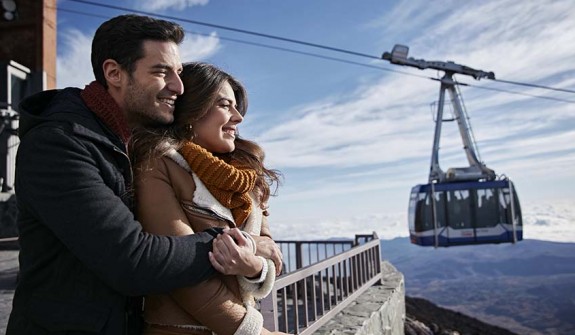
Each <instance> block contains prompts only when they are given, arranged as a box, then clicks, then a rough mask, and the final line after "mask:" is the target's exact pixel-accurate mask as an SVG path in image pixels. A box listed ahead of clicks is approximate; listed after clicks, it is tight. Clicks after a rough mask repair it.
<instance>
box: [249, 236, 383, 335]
mask: <svg viewBox="0 0 575 335" xmlns="http://www.w3.org/2000/svg"><path fill="white" fill-rule="evenodd" d="M310 242H312V243H310ZM362 242H363V243H362ZM276 243H278V244H280V246H283V245H285V244H286V243H288V244H289V243H306V244H309V246H310V247H311V246H312V245H313V244H314V243H316V244H318V245H325V244H340V245H342V246H343V245H346V246H347V245H350V244H351V245H353V246H352V247H351V248H350V249H349V250H345V251H343V252H341V253H337V254H333V255H329V256H327V255H326V256H327V257H326V258H325V259H323V260H318V261H317V262H316V263H313V264H308V265H306V266H303V267H301V268H298V269H297V270H295V271H293V272H287V273H286V274H284V275H282V276H280V277H278V278H277V279H276V282H275V285H274V288H273V290H272V292H271V293H270V295H268V296H267V297H266V298H265V299H263V300H262V301H261V302H260V310H261V312H262V314H263V316H264V326H265V327H266V328H267V329H269V330H281V331H284V332H289V333H295V334H302V335H308V334H312V333H313V332H314V331H316V330H317V329H319V328H320V327H321V326H322V325H324V324H325V323H327V322H328V321H329V320H330V319H331V318H333V317H334V316H335V315H336V314H337V313H339V312H340V311H341V310H343V309H344V308H345V307H346V306H347V305H348V304H349V303H351V302H352V301H354V300H355V299H356V298H357V297H358V296H359V295H360V294H362V293H363V292H364V291H365V290H367V289H368V288H369V287H371V286H372V285H374V284H375V283H377V282H378V281H380V280H381V278H382V277H381V260H380V258H381V255H380V242H379V238H378V237H377V234H376V233H375V232H374V233H373V234H372V235H356V237H355V241H325V240H324V241H276ZM300 245H301V244H300ZM300 250H303V248H301V249H300ZM307 251H308V253H310V248H308V250H307ZM284 255H285V254H284ZM299 256H302V253H299ZM288 261H289V260H288ZM297 263H298V264H303V262H302V261H301V260H300V261H297Z"/></svg>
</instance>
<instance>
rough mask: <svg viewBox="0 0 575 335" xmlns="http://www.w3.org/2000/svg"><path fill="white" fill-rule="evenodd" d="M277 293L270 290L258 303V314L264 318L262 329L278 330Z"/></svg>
mask: <svg viewBox="0 0 575 335" xmlns="http://www.w3.org/2000/svg"><path fill="white" fill-rule="evenodd" d="M277 306H278V293H277V291H276V290H272V291H271V292H270V294H269V295H268V296H267V297H265V298H263V299H262V300H261V301H260V312H261V313H262V316H263V318H264V328H266V329H267V330H270V331H277V330H278V307H277Z"/></svg>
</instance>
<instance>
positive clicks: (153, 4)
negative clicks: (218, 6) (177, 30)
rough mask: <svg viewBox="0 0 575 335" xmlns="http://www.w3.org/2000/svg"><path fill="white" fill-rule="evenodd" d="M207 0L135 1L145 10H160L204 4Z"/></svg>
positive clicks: (181, 8)
mask: <svg viewBox="0 0 575 335" xmlns="http://www.w3.org/2000/svg"><path fill="white" fill-rule="evenodd" d="M208 2H209V0H144V1H137V2H136V5H137V6H138V8H140V9H143V10H145V11H151V12H152V11H161V10H166V9H175V10H184V9H186V8H187V7H193V6H205V5H207V4H208Z"/></svg>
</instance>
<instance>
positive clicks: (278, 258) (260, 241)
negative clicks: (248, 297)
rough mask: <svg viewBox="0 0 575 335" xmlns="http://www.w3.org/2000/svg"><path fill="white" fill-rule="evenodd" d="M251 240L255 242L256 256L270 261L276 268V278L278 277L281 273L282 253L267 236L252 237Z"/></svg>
mask: <svg viewBox="0 0 575 335" xmlns="http://www.w3.org/2000/svg"><path fill="white" fill-rule="evenodd" d="M252 238H253V239H254V241H256V246H257V251H256V255H257V256H262V257H263V258H267V259H271V260H272V261H273V262H274V264H275V266H276V276H279V275H280V274H281V272H282V264H283V261H282V258H283V255H282V251H281V249H280V247H279V246H278V245H277V244H276V243H275V242H274V240H272V239H271V238H269V237H267V236H253V235H252Z"/></svg>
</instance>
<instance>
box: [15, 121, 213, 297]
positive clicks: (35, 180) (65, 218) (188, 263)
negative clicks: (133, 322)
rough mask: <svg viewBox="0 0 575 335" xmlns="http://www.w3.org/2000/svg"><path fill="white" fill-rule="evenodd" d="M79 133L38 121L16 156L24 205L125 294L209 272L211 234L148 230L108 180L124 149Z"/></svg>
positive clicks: (189, 280)
mask: <svg viewBox="0 0 575 335" xmlns="http://www.w3.org/2000/svg"><path fill="white" fill-rule="evenodd" d="M75 136H76V135H75V134H74V130H73V129H72V127H71V126H69V125H58V126H50V127H48V126H38V127H37V128H36V129H33V130H30V131H29V132H28V133H27V134H26V135H25V136H24V138H23V139H22V142H21V143H20V148H19V152H18V157H17V174H18V177H17V186H16V187H17V190H18V201H19V205H20V206H23V207H25V208H26V210H27V212H29V213H32V214H31V215H33V216H34V217H35V218H37V220H38V221H40V222H41V224H43V225H45V226H46V228H47V229H48V231H49V234H51V235H50V236H53V238H54V239H57V240H58V241H60V242H61V243H62V244H63V245H64V246H65V247H66V248H67V249H68V250H69V251H70V252H71V253H72V254H73V255H74V256H75V257H76V258H77V259H79V260H80V261H81V262H82V263H83V264H84V265H85V266H86V267H87V268H89V269H90V270H91V271H93V272H94V273H95V274H96V275H97V276H98V277H99V278H100V279H101V280H103V281H104V282H106V283H107V284H108V285H109V286H111V287H113V288H114V289H115V290H117V291H119V292H121V293H122V294H125V295H142V294H148V293H152V292H162V291H165V290H172V289H174V288H176V287H182V286H186V285H193V284H195V283H197V282H200V281H202V280H205V279H206V278H208V277H209V276H211V275H212V274H213V273H214V270H213V268H212V267H211V266H210V264H209V262H208V258H207V253H208V251H209V250H210V248H211V241H212V239H213V237H212V236H210V235H209V234H196V235H194V236H186V237H162V236H155V235H151V234H148V233H144V232H143V231H142V229H141V225H140V223H139V222H137V221H136V220H135V219H134V216H133V214H132V212H131V211H130V209H129V208H128V207H127V206H126V205H125V204H124V203H123V202H122V200H121V198H120V197H119V196H117V195H116V194H115V192H114V191H113V190H112V187H117V185H108V183H110V180H112V179H113V178H110V177H109V176H110V174H119V172H118V171H117V170H116V169H114V168H113V165H112V164H113V162H114V161H115V160H116V158H118V157H114V156H113V155H119V154H118V153H114V152H113V151H112V149H111V148H109V147H106V148H104V149H103V150H104V152H103V151H102V147H98V146H97V145H95V144H94V143H93V142H89V141H81V140H78V138H76V137H75ZM105 151H107V152H105ZM110 156H111V157H112V158H110ZM120 158H123V157H120ZM118 178H121V176H118ZM116 180H118V179H116ZM117 182H121V179H120V180H119V181H117ZM198 269H201V270H199V271H198Z"/></svg>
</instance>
